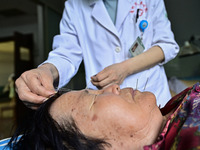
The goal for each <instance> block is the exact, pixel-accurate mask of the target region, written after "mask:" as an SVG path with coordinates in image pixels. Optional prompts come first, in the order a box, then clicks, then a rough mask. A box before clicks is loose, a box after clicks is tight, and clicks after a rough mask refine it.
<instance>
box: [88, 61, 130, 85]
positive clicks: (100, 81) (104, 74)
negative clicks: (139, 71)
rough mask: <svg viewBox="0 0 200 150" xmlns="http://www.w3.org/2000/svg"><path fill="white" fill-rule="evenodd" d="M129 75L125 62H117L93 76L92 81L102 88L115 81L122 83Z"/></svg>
mask: <svg viewBox="0 0 200 150" xmlns="http://www.w3.org/2000/svg"><path fill="white" fill-rule="evenodd" d="M127 75H128V72H127V71H126V69H125V66H124V65H123V63H117V64H113V65H110V66H108V67H106V68H105V69H103V70H102V71H101V72H99V73H98V74H96V75H94V76H92V77H91V82H92V84H93V85H94V86H96V87H97V88H99V89H101V88H103V87H105V86H107V85H109V84H113V83H115V84H118V85H120V84H121V83H122V82H123V81H124V79H125V78H126V77H127Z"/></svg>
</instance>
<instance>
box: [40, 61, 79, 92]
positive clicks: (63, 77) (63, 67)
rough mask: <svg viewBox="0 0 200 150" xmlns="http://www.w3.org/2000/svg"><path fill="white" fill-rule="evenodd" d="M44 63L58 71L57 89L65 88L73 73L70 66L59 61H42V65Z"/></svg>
mask: <svg viewBox="0 0 200 150" xmlns="http://www.w3.org/2000/svg"><path fill="white" fill-rule="evenodd" d="M45 63H50V64H53V65H54V66H55V67H56V69H57V70H58V74H59V83H58V88H61V87H63V86H65V85H66V84H67V83H68V82H69V81H70V79H71V76H73V74H74V72H75V71H74V69H73V67H72V66H71V65H69V64H66V63H61V60H60V59H48V60H46V61H44V62H43V63H42V64H45ZM42 64H41V65H42Z"/></svg>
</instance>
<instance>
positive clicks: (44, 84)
mask: <svg viewBox="0 0 200 150" xmlns="http://www.w3.org/2000/svg"><path fill="white" fill-rule="evenodd" d="M23 86H24V87H23ZM16 87H17V90H18V91H19V88H21V89H26V88H27V89H26V91H28V90H29V91H31V92H32V93H34V94H36V95H39V96H42V97H48V96H50V95H52V94H54V93H55V90H54V89H53V81H51V79H50V78H48V77H47V76H40V75H38V74H37V73H30V74H26V73H24V74H22V75H21V77H20V78H19V79H17V80H16ZM22 92H23V91H22Z"/></svg>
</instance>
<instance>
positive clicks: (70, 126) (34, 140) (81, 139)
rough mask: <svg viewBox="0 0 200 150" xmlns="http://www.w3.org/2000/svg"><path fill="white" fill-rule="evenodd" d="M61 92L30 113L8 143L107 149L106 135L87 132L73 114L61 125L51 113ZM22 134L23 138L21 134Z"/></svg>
mask: <svg viewBox="0 0 200 150" xmlns="http://www.w3.org/2000/svg"><path fill="white" fill-rule="evenodd" d="M60 95H61V94H59V93H57V94H56V95H55V96H53V97H52V98H50V99H49V100H47V101H46V102H45V103H43V104H42V105H41V106H40V107H39V108H38V109H37V110H36V111H34V110H33V111H32V114H31V115H29V121H27V122H26V124H24V123H23V124H20V125H18V127H17V130H16V132H15V133H14V135H13V136H12V138H11V140H10V142H9V144H8V146H9V147H10V148H11V149H13V150H45V149H53V150H68V149H69V150H103V149H104V148H105V146H108V147H109V146H111V145H110V144H109V143H107V142H105V141H104V140H103V139H96V138H91V137H87V136H85V135H83V134H82V133H81V131H80V130H79V129H78V127H77V126H76V123H75V121H74V120H73V119H72V118H71V119H69V120H66V121H64V124H63V125H59V124H58V123H57V122H56V121H55V120H53V118H52V117H51V115H50V113H49V108H50V106H51V104H52V102H53V101H54V100H55V99H57V98H58V97H59V96H60ZM20 135H22V137H21V138H20V140H19V141H17V137H18V136H20Z"/></svg>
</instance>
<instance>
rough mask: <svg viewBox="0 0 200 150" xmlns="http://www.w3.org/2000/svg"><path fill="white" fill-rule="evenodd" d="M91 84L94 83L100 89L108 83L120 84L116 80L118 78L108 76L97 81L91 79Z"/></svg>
mask: <svg viewBox="0 0 200 150" xmlns="http://www.w3.org/2000/svg"><path fill="white" fill-rule="evenodd" d="M91 82H92V84H93V85H95V86H96V87H97V88H99V89H101V88H104V87H106V86H108V85H110V84H114V83H115V84H118V85H120V83H119V82H118V80H116V79H114V78H112V77H110V76H108V77H107V78H105V79H103V80H101V81H99V82H96V81H91Z"/></svg>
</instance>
